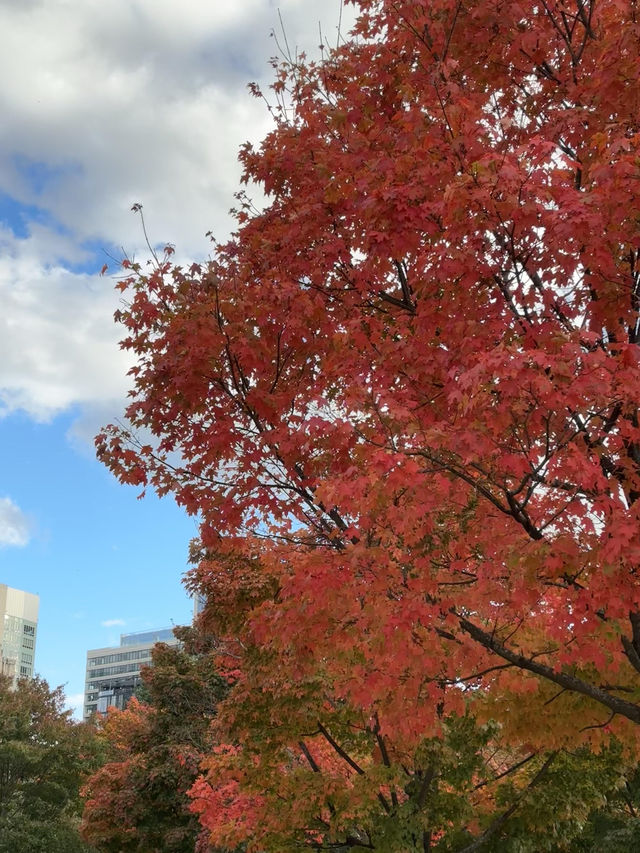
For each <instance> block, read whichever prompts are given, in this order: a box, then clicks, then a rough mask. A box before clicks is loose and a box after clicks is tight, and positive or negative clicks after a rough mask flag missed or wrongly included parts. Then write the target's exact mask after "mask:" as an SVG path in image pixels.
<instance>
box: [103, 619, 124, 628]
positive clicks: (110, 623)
mask: <svg viewBox="0 0 640 853" xmlns="http://www.w3.org/2000/svg"><path fill="white" fill-rule="evenodd" d="M100 624H101V625H102V627H103V628H115V627H116V625H124V624H125V621H124V619H105V620H104V622H101V623H100Z"/></svg>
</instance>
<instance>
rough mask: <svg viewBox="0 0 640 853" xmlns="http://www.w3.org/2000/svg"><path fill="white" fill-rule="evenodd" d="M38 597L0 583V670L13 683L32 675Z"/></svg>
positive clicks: (36, 631) (36, 630)
mask: <svg viewBox="0 0 640 853" xmlns="http://www.w3.org/2000/svg"><path fill="white" fill-rule="evenodd" d="M39 605H40V599H39V597H38V596H37V595H34V594H33V593H31V592H23V591H22V590H21V589H13V588H12V587H10V586H7V585H6V584H0V671H1V672H2V673H3V675H9V676H10V677H11V678H12V679H13V683H14V685H15V683H16V682H17V681H18V679H19V678H33V667H34V662H35V656H36V638H37V634H38V608H39Z"/></svg>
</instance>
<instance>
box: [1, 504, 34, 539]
mask: <svg viewBox="0 0 640 853" xmlns="http://www.w3.org/2000/svg"><path fill="white" fill-rule="evenodd" d="M29 537H30V525H29V521H28V519H27V517H26V515H25V514H24V513H23V512H22V510H21V509H20V507H19V506H16V504H14V502H13V501H12V500H11V498H0V547H4V546H6V545H14V546H18V547H23V546H24V545H26V544H27V543H28V542H29Z"/></svg>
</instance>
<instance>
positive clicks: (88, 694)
mask: <svg viewBox="0 0 640 853" xmlns="http://www.w3.org/2000/svg"><path fill="white" fill-rule="evenodd" d="M177 642H178V641H177V640H176V638H175V637H174V636H173V629H172V628H160V629H158V630H154V631H138V632H137V633H135V634H121V635H120V645H119V646H108V647H106V648H103V649H90V650H89V651H88V652H87V671H86V676H85V686H84V715H83V716H84V719H85V720H86V719H88V718H89V717H90V716H91V715H92V714H93V713H95V712H96V711H99V712H100V713H101V714H104V713H105V712H106V710H107V708H110V707H116V708H124V707H125V706H126V704H127V702H128V701H129V699H131V697H132V696H133V694H134V692H135V689H136V687H138V685H139V684H140V668H141V667H143V666H146V665H147V664H149V663H151V649H152V648H153V647H154V646H155V644H156V643H167V644H168V645H176V644H177Z"/></svg>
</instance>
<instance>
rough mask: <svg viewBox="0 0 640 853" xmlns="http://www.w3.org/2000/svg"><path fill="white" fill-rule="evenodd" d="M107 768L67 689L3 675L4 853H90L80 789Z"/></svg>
mask: <svg viewBox="0 0 640 853" xmlns="http://www.w3.org/2000/svg"><path fill="white" fill-rule="evenodd" d="M99 763H100V745H99V742H98V741H97V739H96V736H95V730H94V728H93V727H92V726H91V725H89V724H86V723H74V722H73V721H72V719H71V712H70V711H65V710H64V694H63V692H62V688H60V687H58V688H56V689H55V690H51V689H50V688H49V685H48V684H47V682H46V681H44V680H42V679H40V678H35V679H33V680H29V679H22V680H20V681H19V682H18V684H17V687H16V688H15V690H14V689H12V685H11V679H9V678H7V677H5V676H0V853H85V851H86V852H87V853H88V851H90V850H91V849H92V848H90V847H89V846H87V844H86V843H85V842H84V841H83V840H82V839H81V837H80V834H79V822H80V813H81V809H82V801H81V798H80V795H79V790H80V787H81V785H82V784H83V782H84V781H85V779H86V778H87V776H88V775H89V773H91V772H93V771H94V770H95V769H96V768H97V767H98V766H99Z"/></svg>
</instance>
